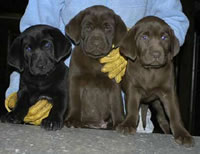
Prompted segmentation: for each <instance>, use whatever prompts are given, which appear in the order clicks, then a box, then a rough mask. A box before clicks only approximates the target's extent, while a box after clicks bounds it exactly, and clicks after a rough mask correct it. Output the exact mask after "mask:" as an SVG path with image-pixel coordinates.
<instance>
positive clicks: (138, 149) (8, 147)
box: [0, 123, 200, 154]
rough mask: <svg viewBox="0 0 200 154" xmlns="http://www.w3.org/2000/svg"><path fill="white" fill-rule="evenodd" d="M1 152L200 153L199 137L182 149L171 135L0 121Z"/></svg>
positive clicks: (80, 153)
mask: <svg viewBox="0 0 200 154" xmlns="http://www.w3.org/2000/svg"><path fill="white" fill-rule="evenodd" d="M0 132H1V134H0V154H14V153H18V154H46V153H47V154H62V153H69V154H200V137H194V138H195V146H194V147H192V148H185V147H183V146H180V145H178V144H176V143H175V141H174V139H173V137H172V136H171V135H161V134H143V133H137V134H136V135H134V136H133V135H128V136H124V135H122V134H119V133H117V132H116V131H108V130H94V129H77V128H66V127H64V128H63V129H62V130H60V131H45V130H44V129H41V128H40V127H39V126H30V125H15V124H3V123H0Z"/></svg>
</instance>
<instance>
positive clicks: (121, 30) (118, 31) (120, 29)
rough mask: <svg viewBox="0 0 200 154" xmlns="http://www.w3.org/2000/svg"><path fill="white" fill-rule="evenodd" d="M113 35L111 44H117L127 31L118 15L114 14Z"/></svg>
mask: <svg viewBox="0 0 200 154" xmlns="http://www.w3.org/2000/svg"><path fill="white" fill-rule="evenodd" d="M115 23H116V25H115V36H114V39H113V44H114V45H115V46H118V44H119V42H120V41H121V40H122V38H123V37H124V35H125V34H126V32H127V27H126V25H125V23H124V22H123V20H122V19H121V17H120V16H118V15H115Z"/></svg>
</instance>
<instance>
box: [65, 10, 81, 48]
mask: <svg viewBox="0 0 200 154" xmlns="http://www.w3.org/2000/svg"><path fill="white" fill-rule="evenodd" d="M84 15H85V11H81V12H79V13H78V14H77V15H76V16H75V17H74V18H72V19H71V20H70V21H69V23H68V24H67V25H66V27H65V33H66V36H68V37H69V38H70V39H71V40H72V42H73V44H75V45H78V44H79V43H80V39H81V22H82V20H83V17H84Z"/></svg>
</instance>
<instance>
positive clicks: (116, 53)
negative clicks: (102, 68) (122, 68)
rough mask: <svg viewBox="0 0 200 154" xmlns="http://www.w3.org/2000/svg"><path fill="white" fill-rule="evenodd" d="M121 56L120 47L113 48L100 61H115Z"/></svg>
mask: <svg viewBox="0 0 200 154" xmlns="http://www.w3.org/2000/svg"><path fill="white" fill-rule="evenodd" d="M119 57H120V54H119V48H117V49H113V50H112V51H111V52H110V53H109V54H108V55H107V56H105V57H103V58H101V59H100V60H99V61H100V63H109V62H112V61H115V60H116V59H118V58H119Z"/></svg>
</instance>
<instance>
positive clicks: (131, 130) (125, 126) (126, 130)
mask: <svg viewBox="0 0 200 154" xmlns="http://www.w3.org/2000/svg"><path fill="white" fill-rule="evenodd" d="M116 130H117V131H118V132H120V133H123V134H125V135H127V134H133V135H134V134H136V127H134V126H133V125H131V124H129V123H122V124H120V125H118V126H117V127H116Z"/></svg>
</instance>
